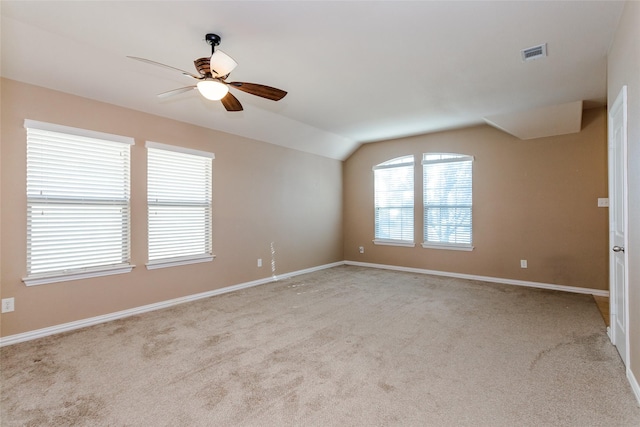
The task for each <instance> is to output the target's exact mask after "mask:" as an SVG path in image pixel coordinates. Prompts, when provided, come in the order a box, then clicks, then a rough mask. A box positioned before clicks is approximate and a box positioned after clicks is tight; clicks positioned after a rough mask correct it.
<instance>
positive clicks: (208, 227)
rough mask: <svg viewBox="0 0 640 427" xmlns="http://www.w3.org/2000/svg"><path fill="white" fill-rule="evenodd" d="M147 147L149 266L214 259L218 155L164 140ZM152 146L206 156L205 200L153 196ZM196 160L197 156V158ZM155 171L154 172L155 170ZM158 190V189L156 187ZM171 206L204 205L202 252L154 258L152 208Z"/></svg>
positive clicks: (160, 149)
mask: <svg viewBox="0 0 640 427" xmlns="http://www.w3.org/2000/svg"><path fill="white" fill-rule="evenodd" d="M145 147H146V148H147V263H146V267H147V269H148V270H154V269H158V268H167V267H175V266H180V265H187V264H195V263H203V262H210V261H213V260H214V259H215V255H213V201H212V199H213V160H214V159H215V154H214V153H211V152H207V151H201V150H195V149H191V148H186V147H181V146H176V145H169V144H162V143H159V142H153V141H146V143H145ZM153 150H159V151H162V152H164V154H166V153H176V154H177V155H178V156H180V155H188V156H197V157H199V158H201V159H200V160H202V159H206V161H207V162H208V165H207V166H206V167H205V171H204V175H205V177H204V178H205V181H204V182H203V185H204V189H203V190H204V193H205V195H204V197H205V202H202V201H200V202H196V201H194V200H191V201H187V200H185V199H183V200H182V201H181V202H180V201H177V200H175V199H173V200H169V199H168V198H165V199H164V200H163V201H158V200H152V194H151V191H152V189H151V185H153V184H152V183H151V179H150V176H151V175H150V174H151V173H152V170H151V165H150V154H151V153H153ZM181 157H183V159H186V157H185V156H181ZM194 160H195V159H194ZM154 173H155V172H154ZM153 191H156V190H153ZM164 196H165V197H169V198H171V196H169V195H168V194H167V193H164ZM154 207H155V208H159V207H160V208H162V207H164V208H169V207H188V208H194V207H196V208H197V207H202V208H204V213H203V215H204V217H205V218H204V223H203V224H202V226H203V229H204V230H205V233H206V234H205V236H204V245H203V246H204V251H203V252H202V253H197V254H188V255H177V256H167V257H162V258H158V257H156V258H154V259H151V258H152V251H155V250H157V248H155V249H152V241H151V239H152V237H151V235H152V233H153V230H152V228H153V226H152V223H151V214H152V210H153V208H154Z"/></svg>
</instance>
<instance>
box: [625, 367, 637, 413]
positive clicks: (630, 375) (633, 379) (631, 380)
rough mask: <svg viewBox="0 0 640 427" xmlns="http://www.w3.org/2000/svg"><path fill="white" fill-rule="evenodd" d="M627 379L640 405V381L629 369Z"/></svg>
mask: <svg viewBox="0 0 640 427" xmlns="http://www.w3.org/2000/svg"><path fill="white" fill-rule="evenodd" d="M627 379H628V380H629V384H631V390H633V394H635V395H636V400H637V401H638V405H640V384H638V380H637V379H636V377H635V375H633V372H631V369H629V368H627Z"/></svg>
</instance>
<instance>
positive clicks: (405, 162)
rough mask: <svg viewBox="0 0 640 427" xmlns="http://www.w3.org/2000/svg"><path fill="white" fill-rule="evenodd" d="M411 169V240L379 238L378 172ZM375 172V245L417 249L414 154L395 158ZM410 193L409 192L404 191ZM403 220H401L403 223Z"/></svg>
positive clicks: (376, 167)
mask: <svg viewBox="0 0 640 427" xmlns="http://www.w3.org/2000/svg"><path fill="white" fill-rule="evenodd" d="M409 166H410V167H411V174H410V177H411V230H410V232H411V240H408V239H391V238H382V237H378V229H379V227H380V226H379V223H378V221H379V216H378V209H379V206H378V193H379V192H378V190H377V186H376V182H377V176H376V172H377V171H380V170H390V169H394V168H406V167H409ZM372 170H373V175H374V176H373V183H374V185H373V186H374V188H373V197H374V202H373V208H374V239H373V243H374V244H375V245H387V246H404V247H415V231H416V230H415V156H414V155H413V154H409V155H405V156H399V157H395V158H393V159H389V160H387V161H384V162H382V163H379V164H378V165H376V166H374V167H373V168H372ZM403 191H408V190H403ZM408 207H409V206H408V205H407V206H404V205H403V206H399V207H396V208H398V209H405V208H408ZM402 221H403V220H402V219H401V222H402ZM401 234H403V232H402V231H401Z"/></svg>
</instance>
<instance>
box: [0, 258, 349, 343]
mask: <svg viewBox="0 0 640 427" xmlns="http://www.w3.org/2000/svg"><path fill="white" fill-rule="evenodd" d="M339 265H344V262H343V261H339V262H334V263H331V264H325V265H320V266H317V267H312V268H307V269H304V270H299V271H293V272H290V273H285V274H282V275H280V276H276V275H274V276H270V277H265V278H264V279H258V280H253V281H251V282H245V283H240V284H238V285H233V286H227V287H225V288H220V289H214V290H212V291H207V292H202V293H199V294H193V295H187V296H184V297H180V298H174V299H170V300H167V301H161V302H157V303H154V304H148V305H143V306H140V307H134V308H130V309H127V310H122V311H117V312H115V313H109V314H105V315H102V316H96V317H90V318H88V319H82V320H76V321H74V322H69V323H63V324H60V325H55V326H50V327H47V328H42V329H36V330H34V331H29V332H24V333H21V334H15V335H9V336H6V337H3V338H0V347H4V346H6V345H11V344H17V343H20V342H24V341H31V340H35V339H38V338H43V337H47V336H49V335H55V334H59V333H62V332H69V331H73V330H76V329H80V328H86V327H87V326H93V325H98V324H100V323H106V322H110V321H112V320H117V319H122V318H125V317H129V316H134V315H136V314H141V313H147V312H150V311H154V310H160V309H163V308H168V307H171V306H174V305H178V304H183V303H185V302H191V301H197V300H199V299H203V298H209V297H212V296H216V295H221V294H226V293H228V292H233V291H239V290H241V289H246V288H251V287H253V286H258V285H264V284H266V283H271V282H274V281H277V280H279V279H287V278H289V277H294V276H298V275H300V274H306V273H312V272H314V271H319V270H324V269H327V268H332V267H337V266H339Z"/></svg>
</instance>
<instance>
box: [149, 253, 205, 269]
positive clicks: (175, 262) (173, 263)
mask: <svg viewBox="0 0 640 427" xmlns="http://www.w3.org/2000/svg"><path fill="white" fill-rule="evenodd" d="M215 257H216V256H215V255H209V256H202V257H198V258H171V259H166V260H160V261H151V262H149V263H147V270H156V269H158V268H167V267H177V266H180V265H189V264H197V263H201V262H211V261H213V260H214V258H215Z"/></svg>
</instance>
